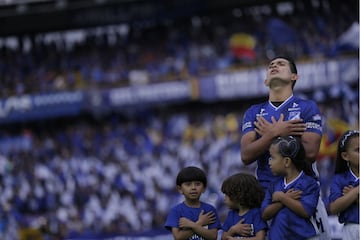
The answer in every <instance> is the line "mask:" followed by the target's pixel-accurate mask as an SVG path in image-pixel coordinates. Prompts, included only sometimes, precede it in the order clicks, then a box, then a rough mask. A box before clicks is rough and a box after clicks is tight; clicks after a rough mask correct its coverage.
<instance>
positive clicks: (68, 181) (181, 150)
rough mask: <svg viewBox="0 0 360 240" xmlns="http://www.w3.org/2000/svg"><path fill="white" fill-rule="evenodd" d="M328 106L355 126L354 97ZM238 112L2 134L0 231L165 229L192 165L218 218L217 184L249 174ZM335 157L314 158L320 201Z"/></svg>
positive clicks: (174, 111)
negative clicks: (179, 177) (204, 177)
mask: <svg viewBox="0 0 360 240" xmlns="http://www.w3.org/2000/svg"><path fill="white" fill-rule="evenodd" d="M354 91H355V90H354ZM337 97H339V96H337ZM357 99H358V97H357ZM326 101H327V102H328V101H329V98H327V100H326ZM331 103H332V104H326V103H324V104H322V103H320V107H321V109H322V112H323V114H324V117H325V118H324V119H325V121H327V120H326V119H332V120H337V121H342V122H343V123H346V127H347V128H352V127H354V128H357V127H358V122H357V120H356V119H357V117H356V116H358V109H359V107H358V101H354V102H349V101H347V100H346V99H343V98H340V99H339V98H333V99H332V100H331ZM351 105H353V106H352V107H351ZM244 107H246V106H245V105H244V104H243V103H241V102H234V103H231V104H230V103H227V104H226V107H225V106H224V104H221V103H219V104H215V105H211V106H210V107H209V106H202V105H200V106H196V105H195V106H194V105H191V108H192V110H189V106H178V107H173V108H170V109H167V111H163V110H164V109H161V110H155V109H154V110H149V111H145V112H142V113H137V114H136V115H133V116H125V115H121V114H115V113H114V114H112V115H111V116H108V117H107V118H103V119H91V118H90V117H86V116H82V117H77V118H71V119H64V120H60V119H58V120H54V121H50V122H48V123H47V126H44V124H43V123H42V122H40V123H37V124H33V125H29V126H27V127H25V126H24V127H22V128H20V129H19V128H18V127H16V128H8V129H7V130H4V131H2V137H1V139H2V140H1V141H0V150H1V153H2V155H1V158H0V166H1V167H0V176H1V179H2V181H1V185H0V189H1V192H2V193H3V194H2V195H1V197H0V203H1V206H2V208H1V209H2V216H3V217H2V218H1V219H2V221H1V225H0V226H2V228H0V230H1V233H2V234H3V236H7V235H9V234H12V233H13V234H14V233H15V234H16V229H17V230H18V229H21V228H39V227H40V226H47V227H48V228H47V230H48V231H50V232H52V233H54V234H58V235H59V236H61V237H60V238H64V237H65V236H76V235H77V234H85V235H86V234H92V235H93V236H95V235H96V234H127V233H131V232H142V231H144V230H147V229H154V228H155V229H156V228H161V227H162V225H163V223H164V218H165V217H166V214H167V211H168V207H169V206H170V205H172V204H173V203H175V202H177V201H180V199H181V195H180V194H178V192H177V191H176V189H175V187H174V176H175V175H176V173H177V171H178V169H180V168H182V167H184V166H188V165H197V166H199V167H202V168H203V169H205V170H206V172H207V173H208V176H209V183H208V187H207V191H206V193H205V194H204V198H206V199H207V200H208V201H210V202H211V203H213V205H215V206H217V207H218V209H219V213H220V215H221V217H224V214H225V213H226V211H227V209H226V207H225V206H224V204H223V200H222V194H221V192H220V185H219V184H221V182H222V180H224V179H225V178H226V177H227V176H229V174H232V173H236V172H238V171H249V172H253V170H254V169H253V168H254V166H253V165H250V166H247V167H245V166H243V165H242V163H241V161H240V157H239V156H240V151H241V149H240V143H239V142H240V131H239V126H240V124H241V118H242V114H243V111H244ZM349 108H350V109H349ZM209 109H211V110H209ZM345 110H346V112H345ZM194 113H196V114H194ZM344 117H346V118H344ZM354 120H355V122H354ZM351 121H353V122H352V123H351ZM326 126H327V127H326ZM341 131H343V129H336V128H334V127H333V126H329V125H328V124H327V122H325V132H324V136H326V137H327V143H326V144H333V143H335V144H336V141H337V136H338V135H340V134H341ZM329 149H330V148H329ZM320 157H321V156H320ZM332 157H333V156H331V153H329V154H327V153H326V152H324V153H323V155H322V157H321V159H320V158H319V170H320V172H321V177H323V181H324V185H323V186H324V187H325V189H323V191H324V195H323V196H324V197H326V196H327V191H328V189H327V185H326V183H327V182H328V180H329V179H330V178H331V175H332V174H333V160H334V159H333V158H332ZM134 213H135V214H134ZM45 220H46V221H45ZM44 221H45V222H44ZM14 223H16V224H14ZM8 239H16V238H14V236H11V237H10V238H8ZM49 239H54V238H49Z"/></svg>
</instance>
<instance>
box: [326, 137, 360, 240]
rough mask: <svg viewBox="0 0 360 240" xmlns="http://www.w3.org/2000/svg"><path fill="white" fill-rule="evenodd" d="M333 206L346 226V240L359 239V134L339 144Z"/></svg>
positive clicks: (334, 211)
mask: <svg viewBox="0 0 360 240" xmlns="http://www.w3.org/2000/svg"><path fill="white" fill-rule="evenodd" d="M329 203H330V205H329V210H330V213H331V214H336V215H338V219H339V222H340V223H342V224H344V230H343V233H344V235H343V240H351V239H359V237H360V235H359V234H360V232H359V131H355V130H349V131H346V132H345V133H344V134H343V135H342V136H341V138H340V140H339V143H338V148H337V157H336V163H335V175H334V177H333V178H332V180H331V184H330V196H329Z"/></svg>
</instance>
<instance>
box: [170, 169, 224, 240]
mask: <svg viewBox="0 0 360 240" xmlns="http://www.w3.org/2000/svg"><path fill="white" fill-rule="evenodd" d="M206 184H207V178H206V175H205V173H204V171H203V170H201V169H200V168H198V167H194V166H190V167H185V168H183V169H182V170H181V171H180V172H179V173H178V175H177V177H176V187H177V189H178V191H179V192H180V193H181V194H182V195H184V198H185V200H184V201H183V202H181V203H179V204H177V205H176V206H174V207H172V208H171V209H170V212H169V214H168V216H167V219H166V222H165V228H167V229H169V230H171V232H172V234H173V237H174V239H179V240H180V239H183V240H205V239H207V240H216V239H217V235H218V229H220V228H221V223H220V220H219V217H218V214H217V211H216V209H215V207H213V206H212V205H210V204H208V203H205V202H203V201H201V200H200V197H201V194H202V193H204V191H205V189H206Z"/></svg>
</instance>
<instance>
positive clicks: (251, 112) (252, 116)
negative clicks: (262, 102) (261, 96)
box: [242, 106, 256, 134]
mask: <svg viewBox="0 0 360 240" xmlns="http://www.w3.org/2000/svg"><path fill="white" fill-rule="evenodd" d="M255 120H256V113H255V107H254V106H252V107H250V108H249V109H248V110H246V112H245V114H244V118H243V121H242V134H245V133H248V132H251V131H255V125H254V122H255Z"/></svg>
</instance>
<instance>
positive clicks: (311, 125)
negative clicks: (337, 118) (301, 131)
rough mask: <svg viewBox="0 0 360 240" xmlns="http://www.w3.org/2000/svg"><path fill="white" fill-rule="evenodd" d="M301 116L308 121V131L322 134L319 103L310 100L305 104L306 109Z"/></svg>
mask: <svg viewBox="0 0 360 240" xmlns="http://www.w3.org/2000/svg"><path fill="white" fill-rule="evenodd" d="M301 117H302V119H303V120H304V122H305V123H306V131H307V132H314V133H318V134H319V135H320V136H322V119H321V114H320V110H319V108H318V106H317V104H316V103H315V102H314V101H312V100H308V101H307V103H306V105H305V110H304V111H302V112H301Z"/></svg>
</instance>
